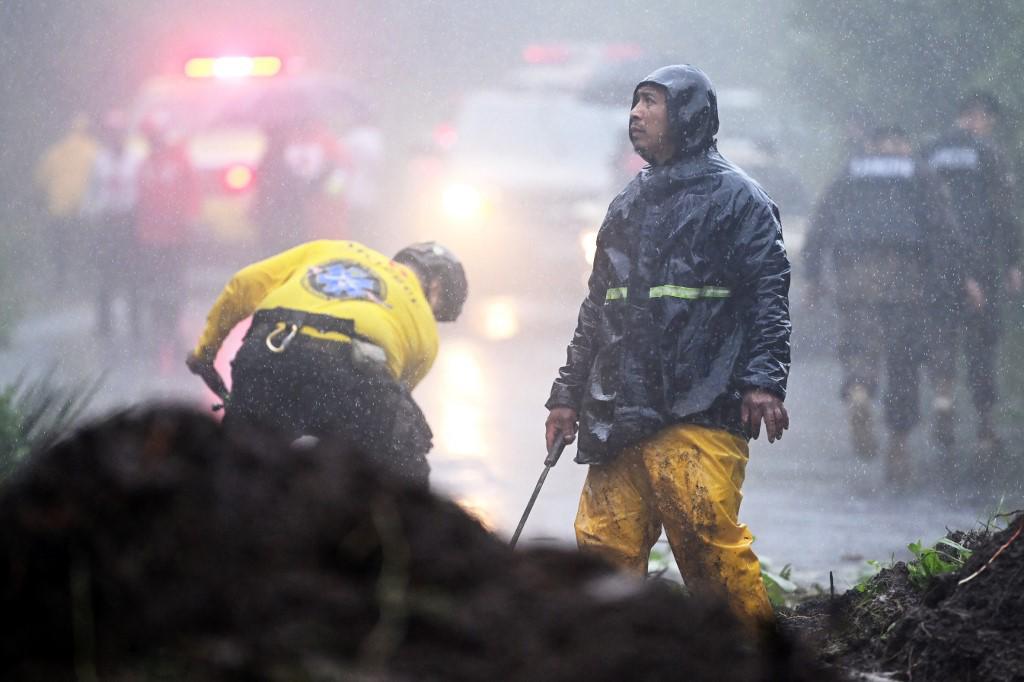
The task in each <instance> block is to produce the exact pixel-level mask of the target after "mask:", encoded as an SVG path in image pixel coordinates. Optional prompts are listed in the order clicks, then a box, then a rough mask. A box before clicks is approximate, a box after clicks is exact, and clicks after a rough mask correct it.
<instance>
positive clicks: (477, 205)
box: [441, 183, 484, 222]
mask: <svg viewBox="0 0 1024 682" xmlns="http://www.w3.org/2000/svg"><path fill="white" fill-rule="evenodd" d="M441 208H442V209H443V210H444V214H445V216H446V217H448V218H451V219H452V220H456V221H459V222H465V221H469V220H474V219H476V218H479V217H481V216H482V215H483V212H484V196H483V194H481V193H480V190H478V189H477V188H476V187H473V186H472V185H467V184H464V183H452V184H450V185H448V186H447V187H445V188H444V193H443V194H442V195H441Z"/></svg>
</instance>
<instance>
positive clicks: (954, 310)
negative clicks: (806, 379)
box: [927, 92, 1021, 466]
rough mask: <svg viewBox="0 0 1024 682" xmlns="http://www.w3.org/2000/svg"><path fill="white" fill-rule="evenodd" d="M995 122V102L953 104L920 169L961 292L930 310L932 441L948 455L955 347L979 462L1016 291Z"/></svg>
mask: <svg viewBox="0 0 1024 682" xmlns="http://www.w3.org/2000/svg"><path fill="white" fill-rule="evenodd" d="M999 118H1000V107H999V103H998V101H997V100H996V98H995V97H993V96H992V95H991V94H989V93H985V92H974V93H970V94H969V95H967V96H966V97H965V98H964V99H963V100H962V101H961V104H960V108H959V114H958V116H957V119H956V123H955V126H954V128H953V130H952V131H950V132H949V133H948V134H947V135H945V136H943V137H942V138H940V139H939V140H938V141H937V142H936V143H935V144H934V145H933V146H932V147H931V148H930V149H929V150H928V152H927V160H928V164H929V165H930V166H931V168H932V169H933V170H934V171H935V172H936V173H937V174H938V175H939V176H940V177H941V178H942V179H943V180H944V181H945V183H946V185H947V187H948V188H949V192H950V195H951V197H952V201H953V206H954V209H955V211H956V215H957V217H958V218H959V221H960V225H961V230H962V235H963V236H962V241H963V258H962V260H963V263H964V268H965V279H964V286H963V288H962V289H961V290H960V291H958V292H957V295H956V296H954V297H952V298H950V299H949V300H948V301H944V302H942V304H941V305H938V306H937V310H936V321H937V323H938V325H937V326H938V330H937V334H940V335H941V343H939V344H937V345H936V348H935V352H934V358H933V368H932V369H933V373H934V377H935V391H936V394H937V395H936V397H935V403H934V406H933V407H934V420H935V421H934V436H935V439H936V441H937V442H938V443H941V444H943V446H944V447H946V448H947V449H949V448H952V447H953V444H954V425H955V419H954V402H953V391H954V385H955V383H956V370H957V360H958V358H959V349H960V344H961V343H962V344H963V350H964V355H965V356H966V360H967V379H968V385H969V386H970V390H971V397H972V399H973V402H974V408H975V410H977V413H978V425H977V434H978V448H979V450H980V453H979V454H980V455H981V456H982V457H987V456H990V455H992V454H993V453H995V452H997V451H999V450H1000V449H1001V447H1000V442H999V439H998V437H997V435H996V431H995V426H994V424H993V422H992V409H993V407H994V406H995V403H996V396H997V393H996V369H995V362H996V352H997V345H998V342H999V333H1000V330H999V327H1000V313H999V306H1000V302H1001V298H1002V297H1001V294H1002V293H1003V291H1005V290H1008V291H1010V292H1011V293H1019V292H1020V290H1021V245H1020V225H1019V224H1018V223H1017V221H1016V219H1015V217H1014V215H1013V210H1012V205H1011V202H1012V201H1013V200H1014V188H1013V185H1012V178H1011V176H1010V174H1009V173H1008V171H1007V169H1006V167H1005V165H1004V163H1003V160H1002V158H1001V157H1000V155H999V153H998V151H997V150H996V147H995V140H994V139H993V132H994V131H995V128H996V125H997V123H998V122H999ZM982 466H984V465H982Z"/></svg>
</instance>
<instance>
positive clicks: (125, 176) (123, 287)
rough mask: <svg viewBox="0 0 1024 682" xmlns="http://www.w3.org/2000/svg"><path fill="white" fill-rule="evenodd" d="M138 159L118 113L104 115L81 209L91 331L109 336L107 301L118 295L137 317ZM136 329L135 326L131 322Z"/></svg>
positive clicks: (110, 312) (110, 315)
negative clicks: (92, 305) (92, 277)
mask: <svg viewBox="0 0 1024 682" xmlns="http://www.w3.org/2000/svg"><path fill="white" fill-rule="evenodd" d="M139 162H140V158H139V156H138V155H137V154H133V153H132V152H131V150H130V149H129V148H128V136H127V130H126V121H125V118H124V114H123V112H120V111H111V112H109V113H108V114H107V116H106V118H105V120H104V122H103V127H102V128H101V130H100V136H99V147H98V149H97V151H96V158H95V160H94V161H93V167H92V176H91V178H90V180H89V188H88V191H87V193H86V197H85V201H84V204H83V206H82V213H83V216H84V217H85V219H86V221H87V222H88V225H89V233H90V235H91V237H92V240H91V241H92V247H93V256H94V263H95V266H96V281H95V287H96V331H97V332H98V333H99V334H100V335H101V336H107V335H109V334H110V333H111V330H112V326H113V310H112V308H113V302H114V299H115V297H116V296H117V295H118V294H119V293H123V294H124V295H125V296H126V297H127V299H128V302H129V315H130V316H131V317H133V318H135V317H137V315H138V302H137V297H136V293H135V288H136V287H135V282H134V281H133V280H132V278H131V277H130V275H131V274H132V273H133V272H134V271H135V268H134V267H133V264H134V263H135V262H136V249H135V202H136V199H137V196H138V187H137V183H138V170H139ZM135 326H137V321H136V323H135Z"/></svg>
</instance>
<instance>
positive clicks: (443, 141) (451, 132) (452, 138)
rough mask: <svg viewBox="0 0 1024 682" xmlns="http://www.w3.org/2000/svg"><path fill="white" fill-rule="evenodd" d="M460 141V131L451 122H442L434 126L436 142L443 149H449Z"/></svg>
mask: <svg viewBox="0 0 1024 682" xmlns="http://www.w3.org/2000/svg"><path fill="white" fill-rule="evenodd" d="M458 141H459V132H458V131H457V130H455V126H453V125H452V124H451V123H442V124H440V125H438V126H437V127H436V128H434V144H436V145H437V146H438V148H439V149H441V150H442V151H448V150H449V149H451V148H452V147H454V146H455V143H456V142H458Z"/></svg>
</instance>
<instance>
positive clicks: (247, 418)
mask: <svg viewBox="0 0 1024 682" xmlns="http://www.w3.org/2000/svg"><path fill="white" fill-rule="evenodd" d="M272 329H273V325H265V324H254V325H253V327H251V328H250V329H249V333H248V334H247V335H246V337H245V340H244V341H243V343H242V347H241V348H240V349H239V351H238V354H237V355H236V356H235V359H234V360H233V361H232V363H231V378H232V389H231V401H230V405H229V407H228V412H227V415H226V417H225V423H226V425H228V426H231V427H234V426H235V425H237V424H240V423H245V424H250V425H255V426H259V427H261V428H270V429H273V430H275V431H278V432H280V433H282V434H283V435H285V436H286V437H287V438H290V439H291V438H298V437H299V436H303V435H309V436H316V437H317V438H320V439H324V440H329V441H333V442H337V443H338V444H340V445H342V446H344V447H349V448H351V449H353V450H357V451H359V452H361V453H363V454H364V455H366V456H368V457H369V458H370V459H372V460H373V461H375V462H376V463H377V464H379V465H380V466H382V467H383V468H386V469H388V470H390V471H392V472H393V473H397V474H398V475H400V476H402V477H403V478H406V479H408V480H412V481H415V482H418V483H423V484H426V482H427V477H428V475H429V473H430V466H429V465H428V464H427V458H426V455H427V452H429V450H430V446H431V432H430V427H429V426H427V423H426V419H425V418H424V416H423V413H422V412H421V411H420V409H419V407H418V406H417V405H416V403H415V402H414V401H413V400H412V396H410V395H409V392H408V391H407V390H406V389H405V388H404V387H403V386H401V385H400V384H399V383H398V382H397V381H395V380H394V379H393V378H392V377H391V375H390V373H389V372H388V371H387V369H386V368H384V367H383V366H379V368H376V367H375V366H361V365H357V364H356V363H355V362H354V361H353V359H352V352H351V348H352V347H351V346H350V345H349V344H345V343H338V342H335V341H324V340H320V339H314V338H311V337H309V336H306V335H304V334H299V335H297V336H296V337H295V338H294V340H293V341H292V342H291V343H290V344H289V345H288V347H287V348H286V349H285V350H284V352H281V353H274V352H272V351H271V350H270V349H269V348H267V344H266V336H267V334H268V333H269V332H270V331H271V330H272Z"/></svg>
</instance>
